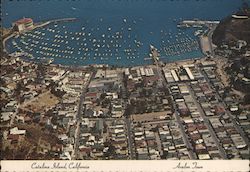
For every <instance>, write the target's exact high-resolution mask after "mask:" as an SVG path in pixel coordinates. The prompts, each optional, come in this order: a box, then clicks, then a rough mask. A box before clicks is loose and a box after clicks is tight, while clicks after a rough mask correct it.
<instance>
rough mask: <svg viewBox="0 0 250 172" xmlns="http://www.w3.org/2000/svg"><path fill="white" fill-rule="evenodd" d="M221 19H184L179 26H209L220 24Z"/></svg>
mask: <svg viewBox="0 0 250 172" xmlns="http://www.w3.org/2000/svg"><path fill="white" fill-rule="evenodd" d="M219 23H220V21H217V20H215V21H210V20H183V21H181V22H180V23H179V24H178V27H199V26H209V25H218V24H219Z"/></svg>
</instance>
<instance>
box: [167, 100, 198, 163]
mask: <svg viewBox="0 0 250 172" xmlns="http://www.w3.org/2000/svg"><path fill="white" fill-rule="evenodd" d="M172 102H173V103H174V117H175V120H176V122H177V123H178V125H179V127H180V131H181V134H182V138H183V141H184V143H185V144H186V146H187V148H188V154H189V157H190V158H191V159H197V156H196V154H195V153H194V152H193V146H192V145H191V143H190V142H189V140H188V136H187V134H186V133H185V128H184V126H183V124H182V120H181V117H180V115H179V112H178V111H177V107H176V103H175V102H174V100H172Z"/></svg>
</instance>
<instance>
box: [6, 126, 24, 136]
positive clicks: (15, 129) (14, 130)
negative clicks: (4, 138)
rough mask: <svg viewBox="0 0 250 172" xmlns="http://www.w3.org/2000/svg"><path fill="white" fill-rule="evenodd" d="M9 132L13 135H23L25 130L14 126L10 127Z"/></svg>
mask: <svg viewBox="0 0 250 172" xmlns="http://www.w3.org/2000/svg"><path fill="white" fill-rule="evenodd" d="M10 134H13V135H25V134H26V130H19V129H18V128H17V127H14V128H12V129H10Z"/></svg>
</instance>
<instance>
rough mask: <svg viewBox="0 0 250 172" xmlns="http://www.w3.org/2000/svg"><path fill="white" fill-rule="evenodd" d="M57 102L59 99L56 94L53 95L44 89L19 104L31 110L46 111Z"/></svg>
mask: <svg viewBox="0 0 250 172" xmlns="http://www.w3.org/2000/svg"><path fill="white" fill-rule="evenodd" d="M58 102H59V100H58V98H57V97H56V96H54V95H53V94H52V93H51V92H50V91H46V92H44V93H42V94H40V95H39V96H37V97H35V98H34V99H32V100H30V101H27V102H24V103H23V104H22V105H21V108H22V109H25V110H30V111H33V112H46V111H47V110H48V109H50V108H51V107H53V106H55V105H56V104H57V103H58Z"/></svg>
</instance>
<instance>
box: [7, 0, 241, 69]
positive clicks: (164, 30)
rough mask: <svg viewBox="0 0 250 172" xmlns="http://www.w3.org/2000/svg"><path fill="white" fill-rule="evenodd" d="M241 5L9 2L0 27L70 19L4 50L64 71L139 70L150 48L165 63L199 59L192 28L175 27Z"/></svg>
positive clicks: (227, 0) (237, 0) (155, 0)
mask: <svg viewBox="0 0 250 172" xmlns="http://www.w3.org/2000/svg"><path fill="white" fill-rule="evenodd" d="M241 5H242V1H241V0H199V1H197V0H172V1H171V0H75V1H73V0H70V1H67V0H50V1H47V0H34V1H28V0H26V1H15V0H13V1H3V2H2V9H3V10H2V12H3V16H2V19H3V20H2V25H3V26H4V27H10V26H11V23H12V22H14V21H16V20H18V19H20V18H23V17H30V18H32V19H33V20H34V22H40V21H47V20H51V19H60V18H67V17H74V18H77V20H76V21H74V22H67V23H66V22H65V23H59V24H58V25H54V24H51V25H48V26H46V27H44V28H39V29H36V30H33V31H31V32H29V33H26V34H23V35H21V36H20V37H18V38H13V39H10V40H9V41H8V42H7V49H8V51H9V52H10V53H11V52H14V51H20V49H21V50H22V51H24V52H27V53H29V54H31V55H32V56H33V57H34V60H36V59H38V58H44V57H45V58H53V59H54V62H53V63H56V64H64V65H87V64H111V65H119V66H120V65H124V66H129V65H142V64H150V63H152V61H151V60H145V58H147V57H148V54H149V45H150V44H152V45H154V46H155V47H157V48H158V50H159V51H160V53H161V60H163V61H166V62H167V61H174V60H180V59H188V58H197V57H201V56H202V53H201V51H200V49H199V45H198V38H197V37H196V36H194V32H195V30H197V28H196V29H191V28H189V29H179V28H177V27H176V26H177V23H178V22H179V21H181V20H184V19H194V18H196V19H201V20H220V19H222V18H224V17H226V16H228V15H230V14H232V13H233V12H235V11H237V10H238V9H239V8H240V7H241ZM199 29H200V28H199ZM17 47H19V49H18V48H17Z"/></svg>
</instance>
